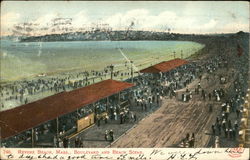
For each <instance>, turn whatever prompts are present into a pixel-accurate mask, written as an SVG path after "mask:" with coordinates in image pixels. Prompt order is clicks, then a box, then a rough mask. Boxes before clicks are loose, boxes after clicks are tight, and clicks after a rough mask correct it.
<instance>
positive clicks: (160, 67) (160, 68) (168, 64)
mask: <svg viewBox="0 0 250 160" xmlns="http://www.w3.org/2000/svg"><path fill="white" fill-rule="evenodd" d="M187 63H188V61H186V60H183V59H180V58H176V59H173V60H169V61H163V62H161V63H158V64H155V65H153V66H150V67H148V68H145V69H142V70H140V72H141V73H160V72H162V73H165V72H168V71H171V70H173V69H175V68H177V67H180V66H182V65H185V64H187Z"/></svg>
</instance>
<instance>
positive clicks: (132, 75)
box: [130, 61, 134, 83]
mask: <svg viewBox="0 0 250 160" xmlns="http://www.w3.org/2000/svg"><path fill="white" fill-rule="evenodd" d="M130 64H131V80H132V83H133V78H134V73H133V61H130Z"/></svg>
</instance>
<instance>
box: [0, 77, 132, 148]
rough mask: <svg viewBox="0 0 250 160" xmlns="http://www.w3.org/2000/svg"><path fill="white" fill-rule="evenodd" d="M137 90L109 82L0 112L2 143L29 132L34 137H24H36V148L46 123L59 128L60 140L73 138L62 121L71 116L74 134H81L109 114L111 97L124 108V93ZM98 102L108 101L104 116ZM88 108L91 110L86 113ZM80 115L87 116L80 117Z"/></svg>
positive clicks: (112, 81) (56, 131)
mask: <svg viewBox="0 0 250 160" xmlns="http://www.w3.org/2000/svg"><path fill="white" fill-rule="evenodd" d="M133 86H134V85H133V84H132V83H127V82H120V81H116V80H111V79H109V80H104V81H101V82H98V83H95V84H92V85H89V86H86V87H83V88H79V89H76V90H73V91H69V92H61V93H58V94H55V95H53V96H49V97H46V98H44V99H41V100H38V101H35V102H31V103H28V104H25V105H22V106H20V107H16V108H13V109H10V110H5V111H2V112H0V128H1V139H2V140H8V139H11V138H12V137H15V136H17V135H19V134H21V133H23V132H26V131H28V132H27V133H28V135H30V134H31V135H30V136H27V134H26V133H25V134H26V136H23V137H26V138H27V139H29V138H30V137H32V138H31V139H32V147H33V146H34V143H35V141H36V140H34V139H35V138H34V135H35V134H36V133H35V132H36V130H34V128H36V127H38V126H42V125H43V124H45V123H50V125H49V126H51V128H55V133H56V136H57V137H60V134H59V132H62V133H63V134H61V135H65V136H66V135H69V134H65V132H66V131H65V127H66V124H67V123H66V122H64V121H65V120H66V119H64V120H61V121H60V119H62V118H63V117H64V116H66V117H67V116H68V115H70V116H69V117H67V119H69V118H72V119H73V120H72V121H73V125H74V126H75V128H74V127H73V128H74V131H73V132H79V131H81V130H83V129H85V128H87V127H89V126H90V125H92V124H94V123H95V121H96V116H97V115H98V114H100V115H101V114H102V113H103V112H107V110H108V106H109V105H108V103H109V102H110V101H109V97H111V96H114V95H115V96H117V98H118V102H117V103H118V105H120V104H121V103H122V102H121V97H120V93H121V92H122V91H124V90H126V89H128V88H131V87H133ZM98 101H106V105H105V107H106V108H104V111H103V112H101V111H100V109H98V107H97V106H95V105H93V104H94V103H98ZM86 108H88V109H89V110H88V111H86ZM80 111H82V112H83V113H80ZM73 115H74V116H73ZM75 117H77V118H75ZM84 119H85V120H84ZM60 122H62V123H64V124H62V123H60ZM60 126H62V127H61V128H63V129H64V130H63V131H61V130H60ZM47 127H48V126H47ZM71 128H72V127H71ZM30 130H31V131H30ZM41 130H42V131H44V130H46V126H45V127H42V129H41ZM42 131H41V132H42ZM37 132H38V131H37ZM71 133H72V132H70V134H71ZM21 139H25V138H21ZM27 139H26V140H27Z"/></svg>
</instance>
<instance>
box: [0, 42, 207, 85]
mask: <svg viewBox="0 0 250 160" xmlns="http://www.w3.org/2000/svg"><path fill="white" fill-rule="evenodd" d="M203 47H204V45H202V44H199V43H195V42H188V41H71V42H29V43H21V42H13V41H9V40H1V50H0V58H1V59H0V60H1V70H0V71H1V81H11V80H17V79H21V78H27V77H30V76H36V75H38V74H41V73H58V72H69V71H73V70H81V71H84V70H101V69H103V68H104V67H105V66H107V65H110V64H113V65H115V66H116V67H115V68H119V66H122V65H124V62H125V61H126V58H125V57H127V58H128V59H130V60H133V61H134V64H135V65H139V64H142V63H145V62H147V63H151V64H155V63H157V62H161V61H163V60H169V59H172V58H174V56H173V55H174V52H175V55H176V57H181V54H182V55H183V56H182V57H183V58H185V57H187V56H189V55H191V54H193V53H195V52H196V51H198V50H200V49H201V48H203ZM119 48H120V49H119ZM121 52H122V53H121Z"/></svg>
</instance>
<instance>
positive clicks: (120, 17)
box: [1, 1, 249, 35]
mask: <svg viewBox="0 0 250 160" xmlns="http://www.w3.org/2000/svg"><path fill="white" fill-rule="evenodd" d="M58 17H61V18H71V19H72V23H71V25H67V26H65V25H61V26H60V27H61V28H63V27H68V28H73V30H77V29H78V28H84V27H88V26H91V25H93V24H97V23H102V24H108V25H109V27H111V28H112V29H113V30H116V29H126V28H128V27H129V26H130V25H131V24H132V22H133V26H132V27H131V28H132V29H135V30H153V31H166V30H167V29H168V28H170V29H171V32H175V33H199V34H200V33H201V34H207V33H232V32H238V31H241V30H242V31H245V32H249V3H248V2H243V1H242V2H239V1H227V2H225V1H221V2H218V1H210V2H209V1H200V2H197V1H190V2H188V1H181V2H178V1H175V2H174V1H154V2H153V1H152V2H149V1H137V2H135V1H133V2H132V1H116V2H114V1H106V2H105V1H102V2H100V1H99V2H93V1H71V2H70V1H43V2H41V1H20V2H18V1H4V2H1V35H11V34H12V33H13V28H14V26H15V25H17V24H22V23H32V24H36V25H35V26H32V27H33V30H32V31H30V32H29V33H31V34H32V35H36V34H44V33H49V32H52V31H51V28H52V26H51V23H52V20H53V19H55V18H58ZM41 28H43V29H41ZM55 30H57V29H56V28H55ZM58 30H59V29H58Z"/></svg>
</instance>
